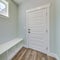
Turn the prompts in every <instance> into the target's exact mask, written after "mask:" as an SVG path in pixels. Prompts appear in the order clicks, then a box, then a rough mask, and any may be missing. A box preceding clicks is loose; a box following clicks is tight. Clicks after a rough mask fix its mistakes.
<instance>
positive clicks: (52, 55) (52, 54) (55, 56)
mask: <svg viewBox="0 0 60 60" xmlns="http://www.w3.org/2000/svg"><path fill="white" fill-rule="evenodd" d="M47 55H49V56H51V57H54V58H56V59H57V60H60V59H59V57H58V55H57V54H55V53H48V54H47Z"/></svg>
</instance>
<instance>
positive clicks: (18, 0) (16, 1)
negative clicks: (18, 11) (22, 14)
mask: <svg viewBox="0 0 60 60" xmlns="http://www.w3.org/2000/svg"><path fill="white" fill-rule="evenodd" d="M13 1H14V2H15V3H17V4H20V3H21V2H22V1H23V0H13Z"/></svg>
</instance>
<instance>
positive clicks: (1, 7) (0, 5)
mask: <svg viewBox="0 0 60 60" xmlns="http://www.w3.org/2000/svg"><path fill="white" fill-rule="evenodd" d="M3 9H5V5H4V4H3V3H2V2H0V11H2V10H3Z"/></svg>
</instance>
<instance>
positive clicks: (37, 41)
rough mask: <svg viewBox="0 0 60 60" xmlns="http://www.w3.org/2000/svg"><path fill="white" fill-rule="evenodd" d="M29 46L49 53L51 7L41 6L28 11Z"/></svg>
mask: <svg viewBox="0 0 60 60" xmlns="http://www.w3.org/2000/svg"><path fill="white" fill-rule="evenodd" d="M26 19H27V23H26V24H27V41H28V47H29V48H32V49H35V50H38V51H41V52H44V53H47V52H48V50H49V9H48V8H47V7H46V8H41V9H36V10H32V11H29V12H27V16H26Z"/></svg>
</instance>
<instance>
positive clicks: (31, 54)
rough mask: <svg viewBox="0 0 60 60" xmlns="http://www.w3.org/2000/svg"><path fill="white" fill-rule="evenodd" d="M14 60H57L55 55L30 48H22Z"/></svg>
mask: <svg viewBox="0 0 60 60" xmlns="http://www.w3.org/2000/svg"><path fill="white" fill-rule="evenodd" d="M12 60H56V59H55V58H53V57H50V56H47V54H44V53H42V52H39V51H36V50H33V49H29V48H24V47H23V48H22V49H21V50H20V51H19V52H18V53H17V54H16V55H15V56H14V57H13V58H12Z"/></svg>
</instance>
